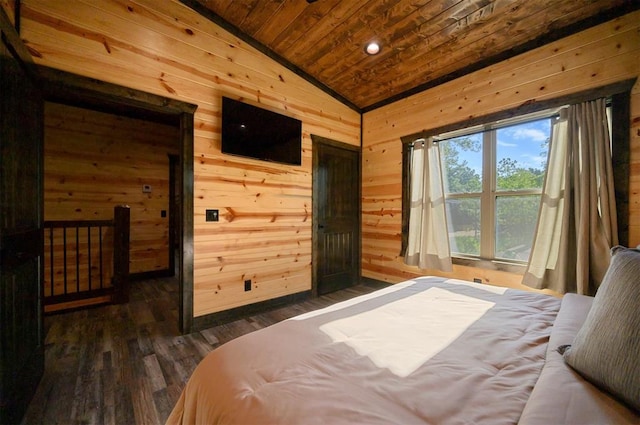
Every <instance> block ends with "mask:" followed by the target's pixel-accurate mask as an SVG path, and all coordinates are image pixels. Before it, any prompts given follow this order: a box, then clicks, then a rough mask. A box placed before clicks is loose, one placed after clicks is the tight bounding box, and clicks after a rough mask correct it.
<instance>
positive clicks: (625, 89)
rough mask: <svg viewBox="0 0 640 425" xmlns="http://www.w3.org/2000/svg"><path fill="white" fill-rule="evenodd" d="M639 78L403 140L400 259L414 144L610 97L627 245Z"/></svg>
mask: <svg viewBox="0 0 640 425" xmlns="http://www.w3.org/2000/svg"><path fill="white" fill-rule="evenodd" d="M636 80H637V78H631V79H628V80H623V81H619V82H615V83H612V84H608V85H604V86H600V87H596V88H593V89H588V90H584V91H580V92H577V93H572V94H569V95H566V96H561V97H558V98H554V99H549V100H544V101H534V100H531V101H527V102H525V103H523V104H522V105H520V106H517V107H515V108H510V109H506V110H503V111H498V112H494V113H491V114H487V115H481V116H477V117H473V116H472V117H470V118H469V119H467V120H464V121H460V122H456V123H453V124H449V125H445V126H441V127H436V128H432V129H426V130H422V131H420V132H418V133H414V134H410V135H407V136H403V137H401V142H402V224H401V248H400V256H401V257H404V254H405V252H406V249H407V241H408V230H409V208H408V205H409V190H408V189H409V182H410V175H409V171H410V170H409V163H410V155H411V145H412V144H413V142H414V141H415V140H417V139H420V138H424V139H427V138H429V137H435V136H438V135H442V134H444V133H450V132H454V131H458V130H461V129H470V128H473V127H478V128H480V127H481V126H484V125H485V124H486V123H491V122H498V121H500V120H504V119H509V118H513V117H519V116H523V115H527V114H531V113H536V112H540V111H543V110H546V109H552V108H558V107H560V106H562V105H567V104H575V103H580V102H586V101H590V100H593V99H597V98H600V97H610V98H611V110H612V114H611V115H612V116H611V121H612V129H613V132H612V134H611V140H612V162H613V168H614V181H615V183H614V184H615V187H616V206H617V211H618V215H617V216H618V239H619V241H620V244H621V245H628V239H629V237H628V236H629V208H628V206H629V169H630V163H629V160H630V131H631V121H630V120H631V89H632V88H633V86H634V84H635V82H636ZM452 261H453V263H454V264H456V265H462V266H471V267H479V268H485V269H493V270H501V271H507V272H512V273H518V274H523V273H524V271H525V268H526V264H516V263H514V262H512V261H502V260H494V259H486V258H482V257H479V258H475V257H473V258H471V257H452Z"/></svg>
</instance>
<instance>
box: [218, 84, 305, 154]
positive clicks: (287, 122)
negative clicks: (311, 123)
mask: <svg viewBox="0 0 640 425" xmlns="http://www.w3.org/2000/svg"><path fill="white" fill-rule="evenodd" d="M222 153H227V154H231V155H240V156H244V157H249V158H255V159H261V160H264V161H273V162H279V163H283V164H291V165H301V164H302V122H301V121H300V120H297V119H295V118H291V117H287V116H285V115H282V114H278V113H275V112H271V111H268V110H266V109H262V108H258V107H256V106H253V105H249V104H247V103H243V102H240V101H237V100H233V99H230V98H228V97H222Z"/></svg>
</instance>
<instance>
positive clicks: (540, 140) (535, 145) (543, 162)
mask: <svg viewBox="0 0 640 425" xmlns="http://www.w3.org/2000/svg"><path fill="white" fill-rule="evenodd" d="M550 132H551V119H550V118H546V119H543V120H537V121H531V122H528V123H523V124H519V125H514V126H512V127H506V128H501V129H499V130H497V147H496V164H497V166H496V168H497V169H496V179H497V181H496V188H497V190H522V189H542V184H543V182H544V173H545V169H546V166H547V152H548V150H549V138H550V135H551V133H550Z"/></svg>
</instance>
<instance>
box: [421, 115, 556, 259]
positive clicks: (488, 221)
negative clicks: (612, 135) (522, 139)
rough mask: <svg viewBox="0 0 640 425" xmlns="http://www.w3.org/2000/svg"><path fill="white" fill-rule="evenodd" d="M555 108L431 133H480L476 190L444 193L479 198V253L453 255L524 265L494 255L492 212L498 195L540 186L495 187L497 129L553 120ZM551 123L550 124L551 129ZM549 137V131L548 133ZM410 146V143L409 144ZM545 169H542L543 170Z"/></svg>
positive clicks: (536, 191) (449, 136)
mask: <svg viewBox="0 0 640 425" xmlns="http://www.w3.org/2000/svg"><path fill="white" fill-rule="evenodd" d="M558 109H559V108H550V109H545V110H543V111H538V112H536V113H533V114H525V115H522V116H518V117H515V118H510V119H506V120H500V121H496V122H491V123H487V124H485V125H482V126H475V127H471V128H464V129H462V130H461V131H453V132H449V133H444V134H440V135H438V136H434V140H435V141H436V142H438V143H440V142H446V141H447V140H451V139H454V138H458V137H464V136H470V135H476V134H481V137H482V188H481V191H479V192H463V193H445V198H446V199H465V198H479V199H480V208H481V214H480V229H481V233H480V253H479V255H474V254H469V253H462V252H452V253H451V254H452V257H454V258H468V259H478V258H483V259H486V260H489V261H500V262H503V263H509V264H514V265H526V261H522V260H516V259H510V258H502V257H496V252H495V251H496V237H497V235H496V231H497V225H496V216H497V206H498V198H507V197H512V196H532V195H537V196H540V195H541V194H542V189H543V188H542V187H540V188H539V189H518V190H499V189H498V187H497V174H498V170H497V166H498V162H497V153H498V144H497V143H498V140H497V139H498V130H501V129H504V128H509V127H514V126H518V125H522V124H526V123H530V122H535V121H542V120H545V119H549V120H553V119H556V118H557V117H558V116H559V113H558ZM551 129H552V126H550V132H551ZM549 137H551V134H549ZM409 146H411V145H409ZM545 172H546V170H545Z"/></svg>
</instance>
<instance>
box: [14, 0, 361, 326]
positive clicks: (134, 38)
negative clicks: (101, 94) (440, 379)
mask: <svg viewBox="0 0 640 425" xmlns="http://www.w3.org/2000/svg"><path fill="white" fill-rule="evenodd" d="M5 1H6V0H5ZM21 16H22V20H21V23H22V30H21V36H22V38H23V39H24V40H25V43H26V44H27V46H28V48H29V49H30V50H31V52H32V54H33V55H34V59H35V60H36V62H37V63H39V64H42V65H46V66H50V67H53V68H58V69H62V70H65V71H68V72H72V73H76V74H80V75H83V76H88V77H92V78H97V79H100V80H104V81H108V82H111V83H115V84H120V85H123V86H127V87H132V88H135V89H138V90H143V91H146V92H150V93H154V94H158V95H162V96H166V97H171V98H175V99H178V100H182V101H186V102H189V103H193V104H196V105H198V109H197V111H196V114H195V141H194V156H195V157H194V172H195V177H194V211H195V213H194V269H195V272H194V315H195V316H201V315H205V314H208V313H214V312H218V311H222V310H226V309H229V308H233V307H238V306H242V305H246V304H250V303H254V302H258V301H263V300H268V299H271V298H274V297H279V296H283V295H289V294H293V293H297V292H300V291H305V290H309V289H311V221H312V220H311V211H312V209H311V202H312V199H311V149H312V145H311V138H310V134H317V135H320V136H324V137H328V138H331V139H334V140H338V141H341V142H344V143H349V144H352V145H359V143H360V115H359V114H358V113H357V112H355V111H353V110H351V109H350V108H348V107H346V106H345V105H343V104H342V103H340V102H338V101H336V100H335V99H333V98H332V97H331V96H329V95H327V94H326V93H324V92H323V91H321V90H320V89H318V88H317V87H315V86H313V85H311V84H310V83H308V82H306V81H305V80H303V79H302V78H300V77H298V76H296V75H295V74H294V73H292V72H291V71H289V70H288V69H286V68H284V67H283V66H280V65H278V64H277V63H275V62H274V61H273V60H271V59H269V58H268V57H266V56H265V55H263V54H262V53H260V52H258V51H256V50H255V49H253V48H251V47H250V46H247V45H246V44H245V43H244V42H241V41H240V40H238V39H236V38H235V37H233V36H232V35H230V34H229V33H227V32H226V31H224V30H222V29H221V28H220V27H218V26H216V25H214V24H213V23H211V22H209V21H208V20H206V19H204V18H203V17H202V16H199V15H198V14H196V13H195V12H193V11H192V10H191V9H189V8H188V7H186V6H184V5H182V4H181V3H179V2H178V1H177V0H166V1H164V0H163V1H156V0H135V1H127V0H101V1H99V2H96V1H93V0H74V2H73V7H69V3H68V2H66V1H59V0H23V1H22V2H21ZM222 95H226V96H230V97H234V98H237V99H240V98H242V99H245V100H246V101H249V102H251V103H253V104H259V105H261V106H263V107H265V108H267V109H270V110H273V111H276V112H281V113H284V114H287V115H289V116H292V117H295V118H298V119H300V120H302V131H303V160H302V166H298V167H294V166H285V165H276V164H270V163H266V162H260V161H254V160H249V159H241V158H237V157H232V156H227V155H222V154H221V153H220V106H221V96H222ZM209 208H212V209H219V210H220V217H221V220H220V222H217V223H215V222H205V210H206V209H209ZM245 279H251V280H252V282H253V287H252V290H251V291H249V292H245V291H244V280H245Z"/></svg>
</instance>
